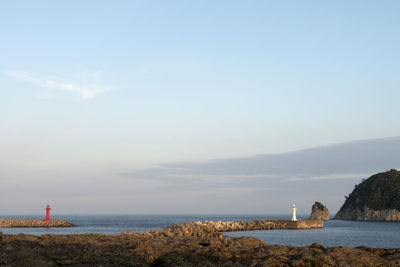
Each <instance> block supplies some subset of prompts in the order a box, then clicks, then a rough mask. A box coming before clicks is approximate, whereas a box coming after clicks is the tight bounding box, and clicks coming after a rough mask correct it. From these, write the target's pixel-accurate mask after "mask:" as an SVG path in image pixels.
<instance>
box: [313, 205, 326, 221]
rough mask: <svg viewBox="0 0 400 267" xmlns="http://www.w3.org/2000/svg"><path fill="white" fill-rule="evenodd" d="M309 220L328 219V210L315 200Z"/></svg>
mask: <svg viewBox="0 0 400 267" xmlns="http://www.w3.org/2000/svg"><path fill="white" fill-rule="evenodd" d="M310 220H324V221H329V210H328V208H327V207H326V206H324V205H322V204H321V203H319V202H315V203H314V205H313V206H312V208H311V215H310Z"/></svg>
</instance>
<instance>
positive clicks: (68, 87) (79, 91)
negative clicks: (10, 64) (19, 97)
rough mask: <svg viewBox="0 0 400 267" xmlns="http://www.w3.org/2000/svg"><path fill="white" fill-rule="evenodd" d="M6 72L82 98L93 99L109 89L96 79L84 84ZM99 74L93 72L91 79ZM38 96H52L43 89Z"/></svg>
mask: <svg viewBox="0 0 400 267" xmlns="http://www.w3.org/2000/svg"><path fill="white" fill-rule="evenodd" d="M6 74H7V75H9V76H11V77H14V78H16V79H19V80H22V81H25V82H28V83H30V84H33V85H35V86H38V87H41V88H44V89H50V90H58V91H65V92H71V93H74V94H76V95H77V96H78V97H79V98H80V99H84V100H87V99H93V98H95V97H96V96H98V95H99V94H101V93H104V92H106V91H109V90H110V88H109V87H105V86H102V85H99V84H98V83H96V81H94V82H91V83H86V84H79V83H76V82H65V81H60V80H59V79H48V78H43V77H38V76H35V75H33V74H31V73H29V72H25V71H8V72H6ZM99 75H101V72H95V74H94V75H92V79H94V80H98V78H99ZM40 97H41V98H46V99H48V98H52V97H53V96H52V95H51V94H49V92H46V91H44V92H41V93H40Z"/></svg>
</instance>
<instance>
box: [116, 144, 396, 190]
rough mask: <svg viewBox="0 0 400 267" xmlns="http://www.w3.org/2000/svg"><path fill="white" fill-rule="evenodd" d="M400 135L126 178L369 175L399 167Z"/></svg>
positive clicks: (224, 180) (255, 180) (234, 181)
mask: <svg viewBox="0 0 400 267" xmlns="http://www.w3.org/2000/svg"><path fill="white" fill-rule="evenodd" d="M398 155H400V138H397V137H396V138H383V139H370V140H362V141H357V142H348V143H342V144H336V145H329V146H321V147H315V148H310V149H304V150H298V151H293V152H289V153H282V154H263V155H257V156H253V157H245V158H227V159H218V160H211V161H206V162H200V163H199V162H183V163H174V164H162V165H160V166H159V167H158V168H153V169H147V170H140V171H135V172H128V173H125V174H124V175H125V176H129V177H133V178H136V179H137V178H138V177H141V179H149V180H160V181H165V182H168V183H175V184H179V185H183V184H186V186H189V185H192V186H199V185H201V184H204V185H214V186H221V185H230V186H238V187H240V186H253V187H264V186H269V185H270V184H271V183H272V181H273V183H275V184H280V183H287V182H295V181H318V180H319V181H327V182H328V181H329V180H344V179H353V180H354V179H362V178H367V177H368V176H369V175H372V174H374V173H376V172H380V171H384V170H387V169H391V168H399V167H400V158H399V157H398Z"/></svg>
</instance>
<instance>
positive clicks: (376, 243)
mask: <svg viewBox="0 0 400 267" xmlns="http://www.w3.org/2000/svg"><path fill="white" fill-rule="evenodd" d="M307 217H308V215H298V218H299V219H307ZM0 218H1V219H43V216H33V215H21V216H15V215H14V216H1V215H0ZM53 219H64V220H67V221H69V222H71V223H73V224H75V225H77V227H72V228H0V232H3V233H4V234H19V233H25V234H33V235H43V234H61V235H66V234H84V233H104V234H120V233H122V232H144V231H146V230H147V231H150V230H158V229H163V228H165V227H166V226H169V225H171V224H174V223H186V222H192V221H218V220H221V221H240V220H242V221H252V220H264V219H265V220H267V219H285V220H288V219H290V218H289V217H288V215H57V216H56V215H54V216H53ZM225 234H226V235H227V236H230V237H241V236H251V237H255V238H258V239H262V240H264V241H265V242H266V243H267V244H269V245H272V244H279V245H290V246H309V245H311V244H312V243H319V244H322V245H324V246H325V247H333V246H348V247H358V246H368V247H375V248H400V222H372V221H342V220H331V221H325V222H324V228H320V229H297V230H287V229H285V230H257V231H238V232H227V233H225Z"/></svg>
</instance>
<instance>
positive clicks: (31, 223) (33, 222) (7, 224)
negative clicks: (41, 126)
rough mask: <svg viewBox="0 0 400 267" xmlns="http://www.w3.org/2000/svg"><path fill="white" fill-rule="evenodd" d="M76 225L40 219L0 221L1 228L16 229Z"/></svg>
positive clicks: (63, 221) (62, 221)
mask: <svg viewBox="0 0 400 267" xmlns="http://www.w3.org/2000/svg"><path fill="white" fill-rule="evenodd" d="M75 226H76V225H74V224H72V223H70V222H68V221H65V220H57V219H56V220H50V221H45V220H39V219H26V220H5V219H0V228H14V227H75Z"/></svg>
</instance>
